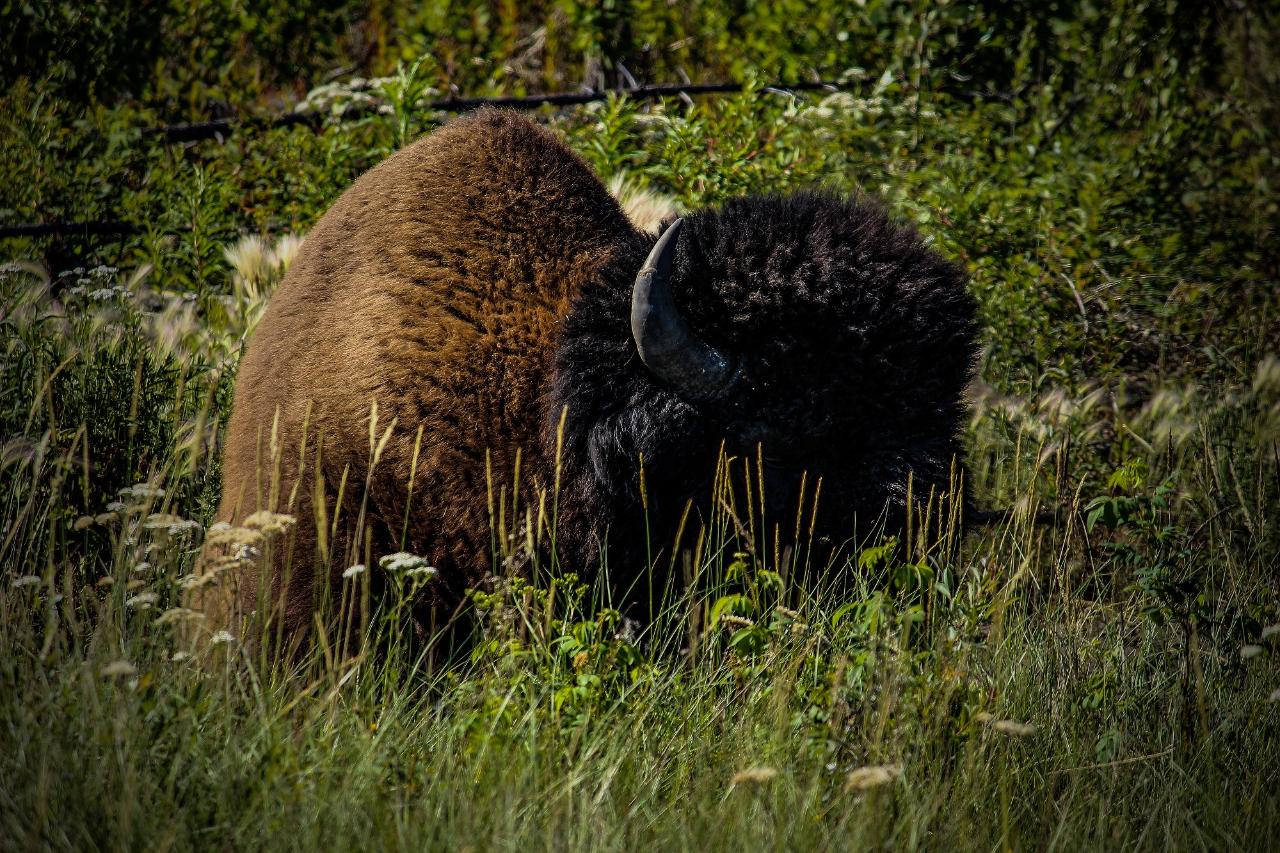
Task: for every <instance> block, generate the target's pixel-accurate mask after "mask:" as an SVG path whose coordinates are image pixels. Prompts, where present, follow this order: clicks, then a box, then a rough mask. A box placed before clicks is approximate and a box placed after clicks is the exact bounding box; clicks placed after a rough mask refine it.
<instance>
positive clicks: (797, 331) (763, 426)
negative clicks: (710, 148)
mask: <svg viewBox="0 0 1280 853" xmlns="http://www.w3.org/2000/svg"><path fill="white" fill-rule="evenodd" d="M652 243H653V240H651V239H650V240H645V241H644V242H643V244H641V245H639V246H636V245H632V246H629V247H628V248H627V250H626V251H622V252H619V253H618V255H616V256H615V258H614V259H613V260H612V261H611V262H610V263H609V264H608V265H607V266H606V267H605V269H604V270H603V271H602V274H601V275H600V277H599V279H598V280H597V281H594V282H592V283H591V284H590V285H589V286H588V287H587V289H586V290H585V291H584V292H583V294H582V296H581V297H580V299H579V300H578V301H577V303H576V304H575V305H574V310H573V312H572V313H571V314H570V316H569V320H568V324H567V326H566V329H565V334H564V340H563V342H562V343H561V345H560V349H559V352H558V353H557V357H556V374H555V400H556V402H558V403H561V404H565V405H567V406H568V411H569V417H568V423H567V427H568V429H567V439H566V444H567V446H568V448H569V452H568V453H567V454H566V467H567V468H568V471H569V474H570V479H569V482H570V483H571V484H572V485H571V489H570V493H571V494H573V495H574V497H575V499H576V505H575V507H574V509H575V511H576V512H578V513H580V514H581V518H579V519H575V520H577V521H579V522H580V526H579V527H577V528H575V529H574V533H575V535H574V536H572V537H569V539H570V541H572V542H574V543H576V544H579V545H583V544H585V545H586V547H587V549H588V550H587V551H586V552H584V553H582V554H580V555H579V560H586V559H588V558H589V556H590V554H591V552H592V549H593V548H594V547H595V546H594V543H593V542H592V541H591V535H592V534H593V533H599V532H600V531H601V530H602V529H603V527H604V526H605V525H606V524H607V525H608V527H609V541H610V544H611V546H613V547H614V548H615V549H616V550H617V551H619V552H621V553H623V554H626V555H627V558H626V559H625V560H624V561H623V562H622V565H635V564H636V562H635V561H636V558H637V556H638V555H643V553H644V552H643V551H641V550H638V549H639V548H641V547H642V546H643V540H644V530H643V518H642V517H641V513H640V512H639V507H638V505H639V494H638V481H637V476H636V469H637V459H639V458H640V457H641V456H643V458H644V460H645V468H646V472H645V473H646V485H647V487H648V488H647V491H648V495H649V503H650V507H651V510H652V512H651V520H652V517H653V516H654V515H656V516H657V517H659V518H661V519H662V520H663V522H665V525H659V529H663V528H664V526H665V527H669V526H670V524H671V523H673V522H672V519H675V518H676V517H677V516H678V514H679V513H680V512H681V511H682V509H683V505H684V503H685V501H686V499H688V498H690V497H692V498H695V499H697V498H702V497H705V496H706V495H707V493H708V491H709V489H708V485H707V484H708V482H709V480H710V478H711V476H712V471H713V468H714V464H715V459H716V451H717V449H718V447H719V446H720V443H721V441H722V440H724V441H725V442H726V449H727V451H728V453H730V454H737V455H739V456H745V457H748V458H755V455H756V445H757V444H758V443H759V444H760V445H761V446H762V451H763V454H762V455H763V458H764V475H765V476H764V480H765V495H766V498H767V503H768V506H767V511H768V515H769V517H770V518H772V519H774V520H778V519H784V520H785V519H794V518H795V515H796V507H797V502H798V497H799V495H798V484H799V482H800V478H801V474H802V472H807V473H808V489H810V490H811V489H812V488H813V484H814V483H815V481H816V479H817V478H821V479H822V484H823V485H822V492H821V498H820V501H819V509H820V512H819V528H820V532H821V533H822V534H825V535H826V536H827V537H828V538H829V539H830V540H831V541H832V543H833V545H836V546H838V544H839V542H840V541H842V540H843V539H845V538H847V537H850V536H852V535H853V534H854V533H855V527H857V528H860V530H861V531H862V532H863V533H864V534H865V533H866V532H868V531H869V530H871V529H872V528H873V527H875V526H877V525H879V524H884V525H885V526H886V527H887V528H888V529H889V530H891V531H892V530H895V529H898V528H900V526H901V524H902V523H903V521H904V519H905V502H906V492H907V480H908V473H909V472H910V473H911V475H912V479H913V486H912V488H913V490H914V493H915V494H916V495H918V496H927V495H928V494H929V490H930V489H931V488H932V489H935V490H937V491H939V492H946V491H947V490H948V487H949V483H950V480H951V475H952V461H953V459H955V460H958V459H959V454H960V450H961V447H960V441H959V434H960V431H961V429H962V426H963V421H964V418H965V415H966V407H965V405H964V403H963V396H964V391H965V387H966V385H967V384H968V383H969V381H970V379H971V377H972V373H973V366H974V362H975V358H976V344H975V340H976V335H977V324H976V320H975V306H974V302H973V300H972V298H971V297H970V296H969V295H968V293H967V292H966V290H965V287H964V278H963V275H962V273H961V271H960V270H959V269H958V268H957V267H956V266H955V265H954V264H952V263H949V262H948V261H946V260H945V259H943V258H942V257H941V256H940V255H939V254H938V253H936V252H934V251H932V250H930V249H929V248H927V247H926V246H925V245H924V244H923V243H922V241H921V240H920V238H919V236H917V234H916V233H915V232H914V231H913V230H912V229H910V228H908V227H905V226H902V225H897V224H894V223H892V222H890V221H889V219H888V218H887V217H886V215H885V213H884V212H883V211H882V210H881V209H880V208H879V207H878V206H877V205H875V204H874V203H872V202H870V201H867V200H847V199H842V198H839V197H836V196H834V195H829V194H823V193H802V194H799V195H795V196H791V197H787V198H781V197H764V198H744V199H737V200H734V201H731V202H729V203H727V204H726V205H724V207H723V208H721V209H720V210H716V211H707V212H703V213H698V214H695V215H692V216H689V217H687V218H686V219H685V223H684V229H683V233H682V234H681V235H680V238H679V244H678V249H677V256H676V265H675V270H674V276H673V290H674V292H675V296H676V300H677V302H678V304H679V305H680V306H681V308H682V310H683V311H684V313H685V315H686V316H687V317H689V319H690V320H691V321H692V323H693V326H694V327H695V328H696V329H697V330H698V332H699V333H700V334H701V335H702V336H703V337H704V338H705V339H706V340H707V342H708V343H711V344H712V345H714V346H717V347H719V348H721V349H723V350H727V351H729V352H731V353H734V354H735V355H737V356H738V357H739V358H740V359H742V360H743V368H742V369H743V370H745V372H746V381H745V382H743V383H742V385H741V387H740V393H737V394H735V395H734V396H733V397H731V398H729V399H725V400H721V401H717V402H716V403H714V404H710V405H702V406H697V405H693V404H690V403H688V402H686V401H685V400H683V399H681V398H680V397H679V396H677V395H676V394H674V393H673V392H671V391H670V390H668V389H666V388H664V387H662V386H661V385H659V384H658V383H656V382H655V381H654V379H653V378H652V376H651V375H650V374H649V372H648V371H647V370H646V369H645V366H644V365H643V364H642V363H641V362H640V360H639V358H638V356H637V354H636V350H635V345H634V344H633V343H632V340H631V338H630V335H629V334H628V332H627V317H628V312H629V310H630V288H631V283H632V282H633V280H634V278H635V270H636V269H637V268H638V267H639V265H640V263H641V262H642V260H643V258H644V255H645V254H646V253H647V251H648V249H649V247H650V246H651V245H652ZM956 473H959V471H957V472H956ZM703 511H705V506H704V507H703ZM789 523H790V522H788V524H789ZM806 523H807V519H806ZM660 542H661V543H662V544H665V542H663V541H662V540H660ZM815 556H818V562H819V564H820V563H821V561H822V558H821V557H820V556H819V555H815ZM643 562H644V561H643V559H640V563H641V564H642V563H643Z"/></svg>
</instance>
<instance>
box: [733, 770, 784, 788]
mask: <svg viewBox="0 0 1280 853" xmlns="http://www.w3.org/2000/svg"><path fill="white" fill-rule="evenodd" d="M777 775H778V771H777V770H776V769H774V768H773V767H748V768H747V769H746V770H739V771H738V772H737V773H734V774H733V778H732V779H730V780H729V785H730V787H734V788H736V787H738V786H739V785H766V784H768V783H769V782H772V781H773V780H774V778H775V777H776V776H777Z"/></svg>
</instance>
